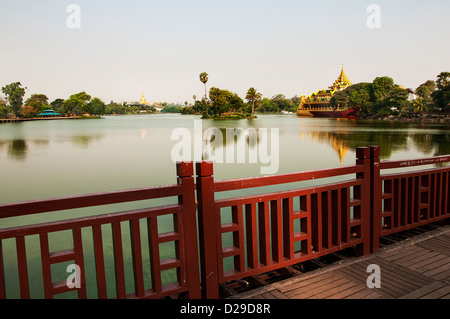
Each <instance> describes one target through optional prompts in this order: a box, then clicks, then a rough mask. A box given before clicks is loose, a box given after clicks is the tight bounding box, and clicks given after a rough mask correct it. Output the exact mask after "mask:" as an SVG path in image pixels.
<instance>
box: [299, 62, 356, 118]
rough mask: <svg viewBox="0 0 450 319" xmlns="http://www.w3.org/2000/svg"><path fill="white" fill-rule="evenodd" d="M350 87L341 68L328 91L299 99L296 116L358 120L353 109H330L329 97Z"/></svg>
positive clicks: (320, 91)
mask: <svg viewBox="0 0 450 319" xmlns="http://www.w3.org/2000/svg"><path fill="white" fill-rule="evenodd" d="M350 85H352V83H351V82H350V80H349V79H348V77H347V75H346V74H345V71H344V66H342V70H341V74H339V77H338V78H337V79H336V81H334V83H333V85H332V86H330V87H329V88H328V90H325V89H323V90H319V91H317V92H315V93H312V94H311V95H310V96H308V97H305V96H304V95H303V96H302V98H301V102H300V105H299V107H298V109H297V115H298V116H314V117H331V118H358V113H359V112H358V110H357V109H355V108H352V109H348V108H339V107H338V108H332V107H331V106H330V99H331V97H332V96H333V95H334V94H335V93H336V92H339V91H342V90H344V89H345V88H347V87H349V86H350Z"/></svg>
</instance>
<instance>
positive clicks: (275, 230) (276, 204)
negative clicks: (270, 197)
mask: <svg viewBox="0 0 450 319" xmlns="http://www.w3.org/2000/svg"><path fill="white" fill-rule="evenodd" d="M270 211H271V219H272V221H271V224H272V251H273V259H274V260H275V261H276V262H277V263H280V262H282V261H283V229H282V226H283V221H282V211H281V200H280V199H277V200H275V201H271V202H270Z"/></svg>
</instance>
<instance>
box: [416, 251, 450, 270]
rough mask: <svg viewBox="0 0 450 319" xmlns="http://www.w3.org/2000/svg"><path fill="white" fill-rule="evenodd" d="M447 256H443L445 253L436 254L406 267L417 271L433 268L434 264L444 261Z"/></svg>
mask: <svg viewBox="0 0 450 319" xmlns="http://www.w3.org/2000/svg"><path fill="white" fill-rule="evenodd" d="M446 258H448V257H445V255H441V254H436V256H433V257H430V258H428V259H426V260H423V261H421V262H418V263H415V264H412V265H408V268H410V269H412V270H415V271H418V272H422V273H423V272H424V271H426V270H428V269H431V268H434V267H435V265H436V264H437V265H439V264H440V263H445V262H446V261H445V259H446Z"/></svg>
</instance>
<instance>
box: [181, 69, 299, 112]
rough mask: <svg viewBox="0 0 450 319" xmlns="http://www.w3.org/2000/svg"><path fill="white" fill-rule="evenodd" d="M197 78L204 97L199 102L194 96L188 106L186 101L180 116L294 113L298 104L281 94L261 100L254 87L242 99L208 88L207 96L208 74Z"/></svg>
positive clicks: (296, 100) (214, 88) (215, 88)
mask: <svg viewBox="0 0 450 319" xmlns="http://www.w3.org/2000/svg"><path fill="white" fill-rule="evenodd" d="M199 78H200V81H201V82H202V83H203V84H204V86H205V95H204V96H203V97H202V98H201V99H200V100H199V99H197V97H196V96H195V95H194V96H193V99H194V103H193V104H191V105H190V106H188V104H189V103H188V101H186V102H185V105H186V106H185V107H183V108H182V109H181V113H182V114H202V115H203V118H210V117H217V116H218V117H221V116H223V115H224V114H226V115H228V116H229V117H237V118H245V117H253V116H254V113H255V112H258V113H276V112H282V111H287V112H295V111H296V110H297V108H298V106H299V104H300V98H299V97H298V96H294V97H293V98H290V99H288V98H286V96H284V95H283V94H277V95H275V96H273V97H272V98H271V99H269V98H267V97H265V98H263V97H262V94H261V93H260V92H258V90H257V89H255V88H254V87H251V88H249V89H248V91H247V93H246V95H245V98H244V99H243V98H241V97H240V96H239V95H238V94H237V93H235V92H231V91H229V90H226V89H220V88H217V87H212V88H210V89H209V96H208V90H207V87H206V83H207V82H208V74H207V73H206V72H202V73H201V74H200V76H199ZM244 100H246V101H244Z"/></svg>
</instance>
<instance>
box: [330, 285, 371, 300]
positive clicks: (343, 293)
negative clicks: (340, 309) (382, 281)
mask: <svg viewBox="0 0 450 319" xmlns="http://www.w3.org/2000/svg"><path fill="white" fill-rule="evenodd" d="M363 290H370V289H369V288H367V286H364V285H359V284H357V283H354V286H352V287H349V288H347V289H345V290H343V291H340V292H338V293H335V294H332V295H330V296H328V297H326V299H346V298H347V297H350V296H351V295H355V294H357V293H360V292H362V291H363Z"/></svg>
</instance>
